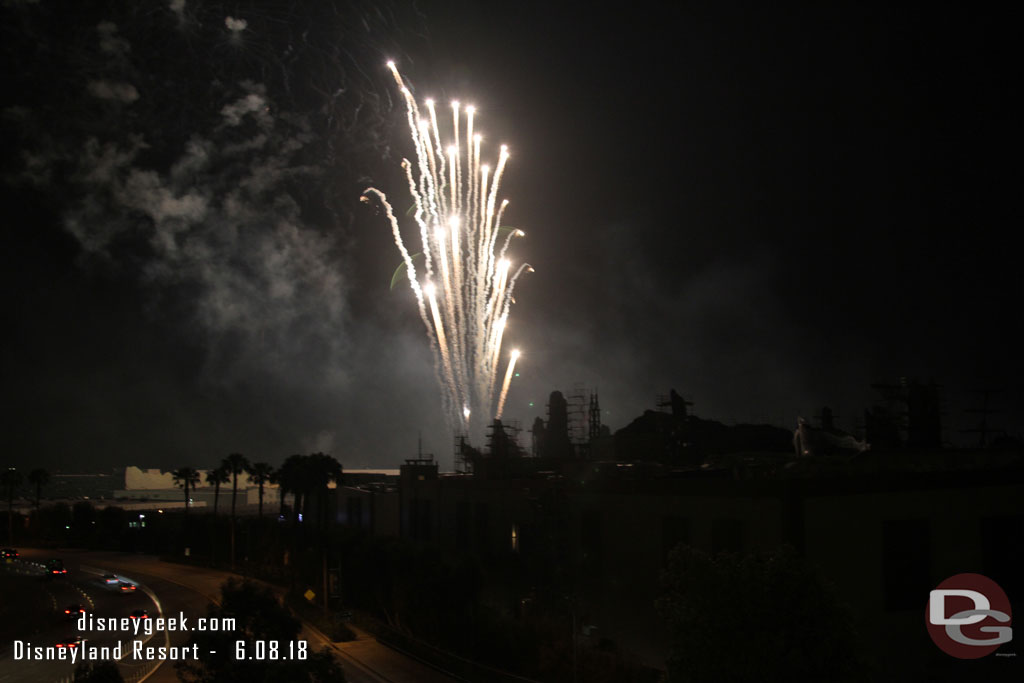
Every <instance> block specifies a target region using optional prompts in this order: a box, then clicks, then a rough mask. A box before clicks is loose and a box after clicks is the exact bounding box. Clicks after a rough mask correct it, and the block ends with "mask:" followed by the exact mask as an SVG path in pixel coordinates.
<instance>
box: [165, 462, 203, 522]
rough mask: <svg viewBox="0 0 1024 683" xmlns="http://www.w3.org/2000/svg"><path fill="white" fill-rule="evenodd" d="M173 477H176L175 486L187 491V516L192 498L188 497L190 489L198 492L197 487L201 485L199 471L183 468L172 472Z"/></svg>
mask: <svg viewBox="0 0 1024 683" xmlns="http://www.w3.org/2000/svg"><path fill="white" fill-rule="evenodd" d="M171 476H173V477H174V484H175V486H178V487H180V488H181V489H183V490H184V491H185V514H186V515H187V514H188V508H189V501H190V500H191V497H190V496H189V495H188V492H189V489H191V490H192V491H195V490H196V486H197V485H198V484H199V479H200V477H199V471H198V470H196V469H194V468H192V467H182V468H179V469H176V470H174V471H173V472H171Z"/></svg>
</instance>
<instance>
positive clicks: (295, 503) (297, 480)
mask: <svg viewBox="0 0 1024 683" xmlns="http://www.w3.org/2000/svg"><path fill="white" fill-rule="evenodd" d="M305 457H306V456H304V455H289V456H288V457H287V458H286V459H285V461H284V462H283V463H282V464H281V467H279V468H278V470H277V485H278V486H279V487H281V501H282V503H281V505H282V510H283V509H284V508H283V506H284V502H283V501H284V495H285V493H290V494H292V507H293V508H294V509H293V510H292V525H293V526H294V525H295V524H297V523H298V521H299V513H300V512H301V511H302V496H303V493H304V489H303V486H304V482H303V458H305Z"/></svg>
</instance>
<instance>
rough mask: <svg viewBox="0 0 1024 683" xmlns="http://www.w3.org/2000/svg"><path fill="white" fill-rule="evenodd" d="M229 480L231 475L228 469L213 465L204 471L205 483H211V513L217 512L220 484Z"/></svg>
mask: <svg viewBox="0 0 1024 683" xmlns="http://www.w3.org/2000/svg"><path fill="white" fill-rule="evenodd" d="M229 481H231V475H229V474H228V471H227V470H226V469H224V467H223V466H221V467H214V468H213V469H212V470H210V471H209V472H207V473H206V483H207V484H213V514H214V516H216V514H217V502H218V501H219V500H220V485H221V484H226V483H228V482H229Z"/></svg>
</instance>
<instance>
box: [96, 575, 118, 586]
mask: <svg viewBox="0 0 1024 683" xmlns="http://www.w3.org/2000/svg"><path fill="white" fill-rule="evenodd" d="M100 581H102V582H103V583H105V584H107V585H108V586H116V585H117V584H119V583H121V579H119V578H117V575H116V574H104V575H103V576H101V577H100Z"/></svg>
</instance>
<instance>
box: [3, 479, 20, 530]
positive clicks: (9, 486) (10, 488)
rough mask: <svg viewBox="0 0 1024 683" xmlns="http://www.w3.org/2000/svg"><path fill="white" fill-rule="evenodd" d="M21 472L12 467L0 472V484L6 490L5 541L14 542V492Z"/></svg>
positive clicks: (18, 484) (17, 486) (18, 485)
mask: <svg viewBox="0 0 1024 683" xmlns="http://www.w3.org/2000/svg"><path fill="white" fill-rule="evenodd" d="M21 481H22V476H21V472H19V471H18V470H16V469H14V468H13V467H10V468H8V469H7V470H6V471H5V472H4V473H3V474H0V485H2V486H3V487H4V488H5V489H6V490H7V542H8V543H10V544H12V545H13V544H14V525H13V521H14V492H15V491H17V490H18V488H19V487H20V486H21Z"/></svg>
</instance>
